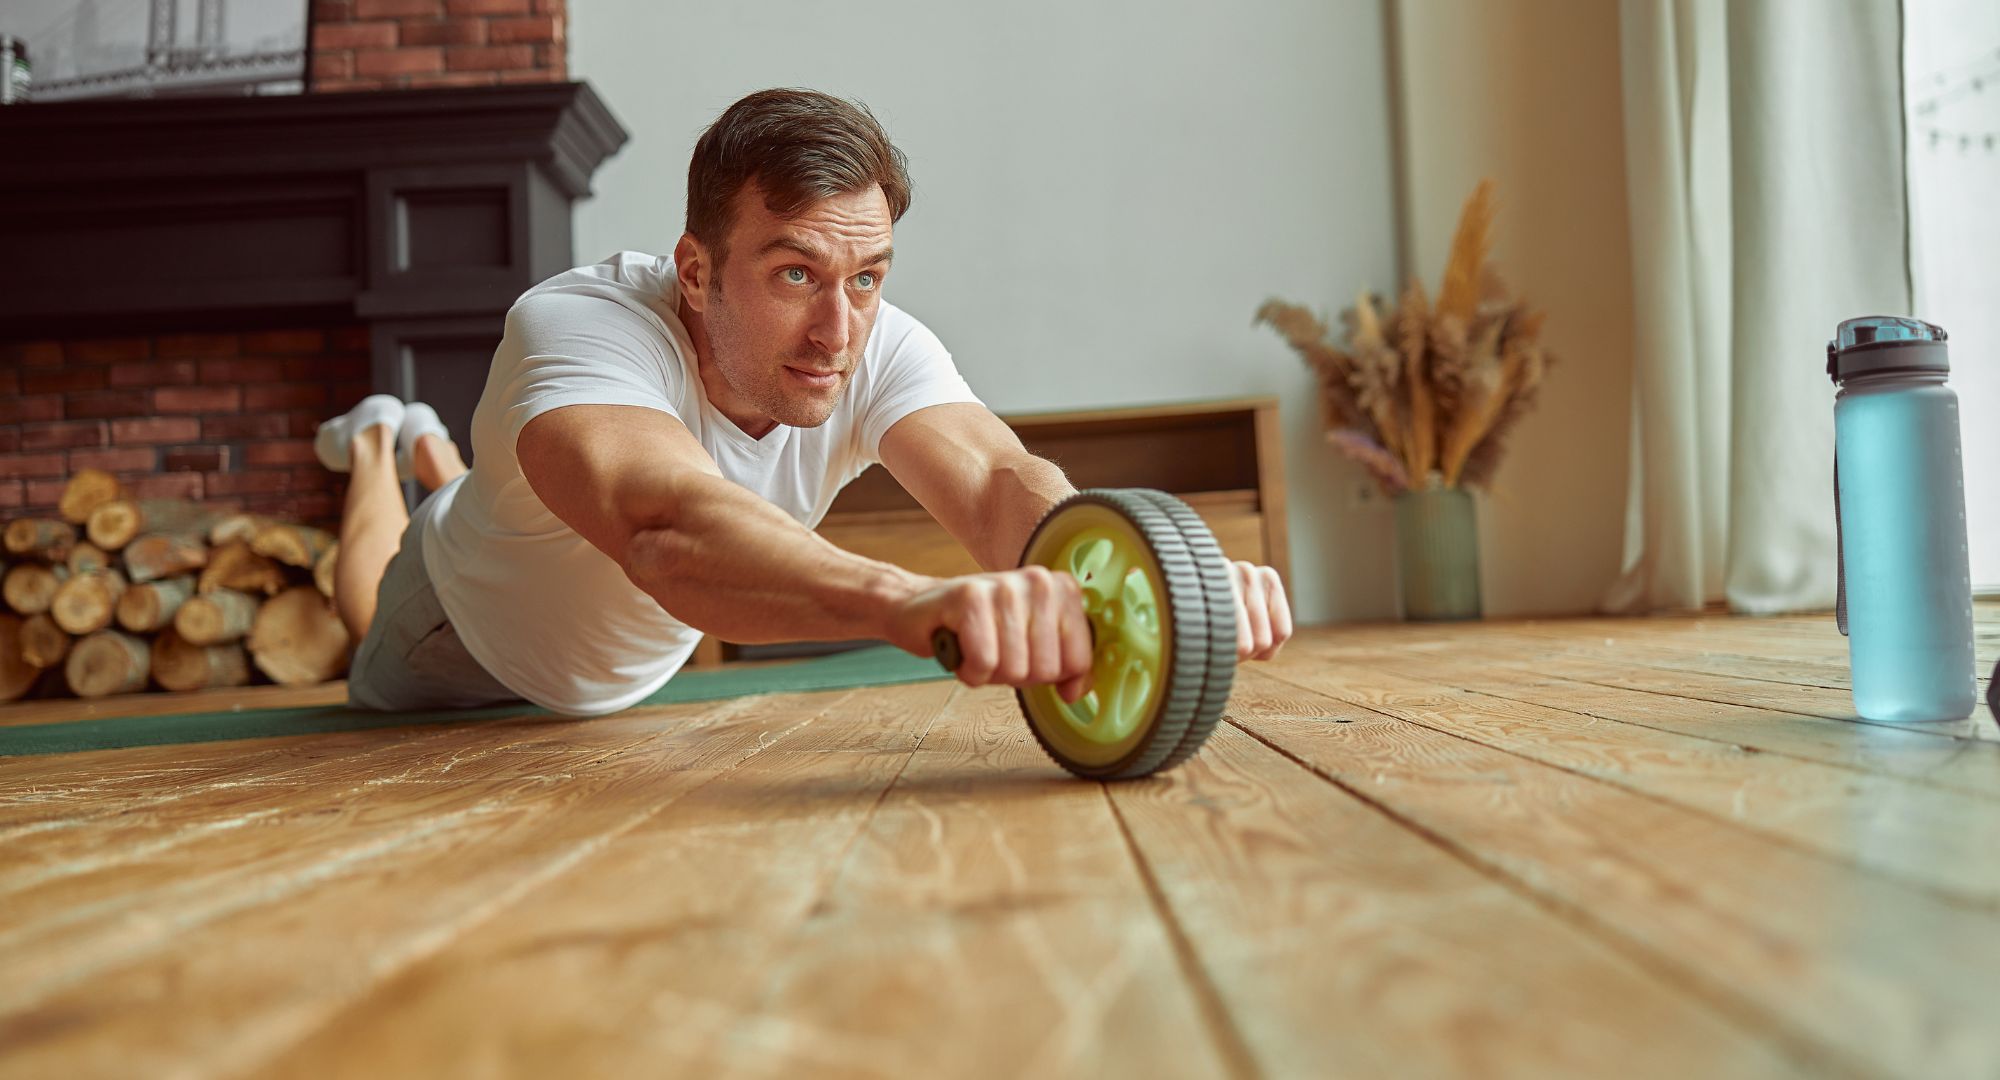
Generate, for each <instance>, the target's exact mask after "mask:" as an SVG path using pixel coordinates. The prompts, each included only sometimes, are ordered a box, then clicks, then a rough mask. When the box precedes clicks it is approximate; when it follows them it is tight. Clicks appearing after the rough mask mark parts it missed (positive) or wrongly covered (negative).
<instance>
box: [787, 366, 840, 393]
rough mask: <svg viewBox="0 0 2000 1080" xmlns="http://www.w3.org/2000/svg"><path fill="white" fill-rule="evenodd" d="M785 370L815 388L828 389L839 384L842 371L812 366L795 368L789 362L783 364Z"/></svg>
mask: <svg viewBox="0 0 2000 1080" xmlns="http://www.w3.org/2000/svg"><path fill="white" fill-rule="evenodd" d="M785 370H786V371H789V372H791V373H792V377H793V378H795V379H797V380H799V381H800V382H802V383H804V384H805V385H807V386H810V387H812V388H813V389H815V390H830V389H832V388H833V387H836V386H839V385H840V376H841V374H842V372H840V371H837V370H836V371H818V370H815V369H813V368H797V367H793V366H791V365H790V364H786V365H785Z"/></svg>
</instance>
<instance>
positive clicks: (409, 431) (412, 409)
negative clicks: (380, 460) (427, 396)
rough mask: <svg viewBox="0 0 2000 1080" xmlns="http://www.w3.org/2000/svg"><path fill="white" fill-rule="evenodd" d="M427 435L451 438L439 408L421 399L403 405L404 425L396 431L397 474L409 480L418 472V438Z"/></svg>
mask: <svg viewBox="0 0 2000 1080" xmlns="http://www.w3.org/2000/svg"><path fill="white" fill-rule="evenodd" d="M425 435H435V436H437V437H438V438H440V439H447V440H448V439H450V438H451V432H450V431H449V430H447V429H446V428H445V426H444V421H443V420H440V419H438V414H437V410H436V409H433V408H431V407H430V406H429V405H426V404H424V403H423V402H421V401H412V402H410V403H409V404H408V405H405V406H403V426H402V427H401V428H399V429H397V431H396V474H397V475H398V476H401V477H402V478H403V479H405V480H408V479H410V478H411V477H412V476H414V475H415V473H416V460H417V459H416V454H417V440H418V439H420V438H423V437H424V436H425Z"/></svg>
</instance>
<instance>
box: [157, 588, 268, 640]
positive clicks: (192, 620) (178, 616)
mask: <svg viewBox="0 0 2000 1080" xmlns="http://www.w3.org/2000/svg"><path fill="white" fill-rule="evenodd" d="M256 619H257V598H256V597H254V596H251V595H249V594H247V593H240V592H236V591H234V590H231V589H217V590H216V591H214V592H212V593H209V594H208V595H206V596H194V597H190V598H188V600H187V601H186V602H185V603H183V604H181V606H180V610H179V611H176V612H174V630H175V632H177V633H179V634H180V636H181V637H182V638H183V639H185V640H186V641H187V642H188V643H189V644H191V645H221V644H223V643H225V642H230V641H239V640H241V639H242V638H243V637H244V635H246V634H248V633H250V629H251V627H252V626H253V625H255V623H256Z"/></svg>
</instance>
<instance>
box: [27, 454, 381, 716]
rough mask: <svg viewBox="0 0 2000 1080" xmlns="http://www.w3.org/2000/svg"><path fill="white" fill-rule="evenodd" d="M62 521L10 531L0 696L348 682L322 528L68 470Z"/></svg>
mask: <svg viewBox="0 0 2000 1080" xmlns="http://www.w3.org/2000/svg"><path fill="white" fill-rule="evenodd" d="M58 514H59V516H58V517H53V518H34V517H30V518H17V519H15V520H13V521H11V522H8V523H7V526H6V530H5V533H4V544H5V551H6V554H5V556H4V569H5V577H4V579H0V593H4V599H5V607H4V609H0V701H13V700H16V699H18V698H20V697H22V696H24V695H27V694H28V693H29V692H30V691H34V692H36V693H37V694H38V695H41V694H49V695H60V694H62V693H64V692H65V691H67V692H69V693H74V694H76V695H78V696H80V697H102V696H105V695H107V694H125V693H132V692H135V691H140V690H145V689H148V688H149V687H157V688H159V689H163V690H201V689H207V688H211V687H227V686H242V685H245V684H247V683H250V682H252V681H255V680H257V679H258V678H259V676H260V675H261V676H262V677H264V678H268V679H269V680H270V681H272V682H276V683H281V684H284V685H287V686H308V685H312V684H315V683H321V682H326V681H327V680H330V679H335V678H338V677H340V675H342V674H343V673H344V672H345V671H346V669H347V661H348V652H349V644H350V643H349V641H348V634H347V629H346V627H344V626H343V625H341V622H340V619H339V618H338V617H337V616H336V615H335V614H334V609H333V603H332V597H333V566H334V560H336V559H337V558H339V556H340V545H339V544H338V543H337V542H336V541H335V539H334V537H333V536H332V534H330V533H328V532H326V531H325V530H323V529H316V528H312V527H309V526H305V525H298V524H292V523H287V522H283V521H278V520H275V519H272V518H268V517H263V516H260V515H255V514H243V513H231V512H226V511H219V510H216V509H213V508H210V507H205V506H202V505H200V504H198V503H194V502H188V501H185V500H179V499H131V498H127V497H126V494H125V492H124V491H123V490H121V488H120V486H119V483H118V481H117V479H116V478H114V477H113V476H111V474H109V473H105V472H100V471H98V470H95V469H86V470H83V471H82V472H79V473H77V474H76V475H75V476H74V477H72V478H71V479H70V481H69V483H68V486H67V487H66V488H65V490H64V492H63V496H62V501H61V503H60V505H59V506H58Z"/></svg>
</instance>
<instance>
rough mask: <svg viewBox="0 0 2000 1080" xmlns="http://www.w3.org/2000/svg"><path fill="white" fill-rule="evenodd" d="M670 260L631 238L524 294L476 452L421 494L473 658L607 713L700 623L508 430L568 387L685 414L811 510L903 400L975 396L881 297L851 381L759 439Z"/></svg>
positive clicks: (730, 460) (713, 444)
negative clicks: (714, 393) (531, 460)
mask: <svg viewBox="0 0 2000 1080" xmlns="http://www.w3.org/2000/svg"><path fill="white" fill-rule="evenodd" d="M678 295H679V291H678V288H677V286H676V283H675V279H674V265H673V260H672V259H670V258H666V257H663V256H654V255H646V254H642V253H639V252H630V251H627V252H620V253H618V254H617V255H614V256H612V257H611V258H609V259H607V260H605V261H604V262H601V263H598V264H597V265H595V266H584V267H579V268H577V269H575V270H570V271H567V272H565V273H561V274H557V275H556V276H555V277H552V278H550V279H549V280H547V281H545V282H543V283H541V284H540V285H537V286H535V287H534V288H532V289H530V290H528V291H527V292H526V293H524V294H522V296H521V298H520V299H519V300H517V301H515V302H514V307H513V309H512V310H510V311H509V312H508V313H507V330H506V335H505V336H504V337H503V338H502V339H501V342H500V347H499V348H498V349H497V350H496V351H495V352H494V354H493V367H492V370H491V371H490V372H489V373H488V375H487V378H486V390H485V392H484V393H483V394H482V395H481V396H480V399H479V407H478V410H477V411H476V412H474V413H473V417H472V449H473V455H474V458H473V460H474V466H473V468H472V470H471V471H470V472H468V473H466V474H465V475H464V476H462V477H460V478H459V479H457V480H454V481H453V482H451V483H449V484H447V485H445V486H444V487H442V488H440V489H438V491H437V492H436V493H435V494H433V495H431V497H430V498H429V499H427V500H425V502H424V503H423V505H422V506H421V507H419V508H418V510H417V513H416V517H417V518H418V520H419V522H420V524H421V527H422V536H423V545H424V547H423V556H424V566H425V569H426V570H428V571H429V573H430V578H431V582H432V584H433V586H435V588H436V589H437V595H438V600H439V602H440V603H441V604H442V605H443V607H444V611H445V614H446V615H447V616H448V617H449V618H450V619H451V622H452V625H453V627H454V628H456V630H457V631H458V636H459V638H460V639H461V640H463V641H464V642H465V648H466V650H467V651H468V652H470V653H471V654H472V656H473V658H474V659H476V660H478V661H479V663H480V664H481V665H482V666H484V667H485V668H486V670H487V671H489V672H491V673H492V674H493V676H494V677H495V678H497V679H499V680H500V682H502V683H503V684H505V685H506V686H507V687H508V688H509V689H511V690H513V691H514V692H515V693H517V694H520V695H521V696H522V697H523V698H526V699H527V700H529V701H532V702H534V703H535V704H537V705H541V706H543V707H545V708H548V709H552V710H554V711H556V712H561V713H570V714H575V715H597V714H601V713H607V712H615V711H616V710H619V709H622V708H625V707H626V706H628V705H631V704H633V703H634V702H636V701H639V700H640V699H642V698H644V697H645V696H646V695H648V694H651V693H652V692H653V691H655V690H657V689H659V688H660V686H661V685H663V684H664V683H665V682H666V681H667V680H668V679H669V678H671V677H672V676H673V674H674V672H675V671H678V670H679V669H680V667H681V665H682V664H684V663H686V662H687V658H688V656H689V655H690V654H691V653H693V651H694V647H695V644H696V642H697V641H699V640H700V638H701V634H700V632H699V631H696V630H694V629H692V628H690V627H689V626H687V624H685V623H682V622H681V621H680V620H678V619H675V618H674V617H673V616H671V615H669V614H667V613H666V611H665V610H663V609H662V608H661V607H660V605H659V603H658V602H657V601H655V600H654V599H653V598H652V597H651V596H649V595H647V594H646V593H645V592H643V591H641V590H640V589H639V588H638V587H637V586H635V585H633V584H632V582H631V581H630V580H629V579H628V578H627V577H626V576H625V572H624V570H623V569H621V568H620V567H619V565H618V564H617V563H616V562H614V561H612V559H611V558H610V557H609V556H607V555H605V554H604V553H603V552H601V551H599V550H597V549H596V548H595V547H592V546H591V544H590V542H589V541H587V540H585V539H584V538H583V537H582V536H580V535H578V534H577V533H576V531H575V530H573V529H571V528H570V527H569V526H567V525H565V524H563V523H562V521H561V519H559V518H557V517H556V516H555V515H554V514H552V513H550V512H549V509H548V507H546V506H544V505H542V501H541V499H539V498H537V497H536V496H535V493H534V491H533V489H531V488H530V487H529V486H528V482H527V480H526V478H524V477H523V476H522V475H521V465H520V461H519V459H518V458H516V457H515V454H514V442H515V440H516V439H517V438H518V437H519V436H520V434H521V429H522V428H523V427H524V426H526V425H527V423H528V421H530V420H532V419H534V418H535V417H537V416H540V415H541V414H543V413H545V412H548V411H549V410H551V409H556V408H560V407H562V406H565V405H637V406H642V407H645V408H649V409H658V410H659V411H661V412H664V413H667V414H668V415H670V416H673V417H675V418H677V419H679V420H680V422H681V423H682V424H685V425H686V426H687V429H688V430H689V431H690V432H692V433H693V434H694V437H695V438H696V439H698V440H699V441H700V442H701V445H702V447H703V449H705V450H707V451H708V453H709V454H710V455H711V456H712V457H714V459H715V463H716V465H717V467H718V468H720V469H721V472H722V475H723V476H724V477H727V478H728V479H730V480H732V481H735V482H736V483H738V484H741V485H743V486H744V487H746V488H749V489H750V490H751V491H754V492H756V493H757V494H758V495H760V496H762V497H763V498H765V499H766V500H768V501H770V502H772V503H774V504H776V505H777V506H778V507H779V508H780V509H782V510H784V511H785V512H786V513H788V514H790V515H792V517H793V518H795V519H796V520H798V521H799V523H801V524H803V525H805V526H806V527H807V528H812V527H813V526H816V525H818V524H819V522H820V519H821V518H822V517H824V516H825V515H826V510H827V507H828V506H829V505H831V504H832V502H833V497H834V495H835V494H837V493H838V492H839V491H840V489H841V487H842V486H844V485H845V484H846V483H847V482H848V481H850V480H853V479H854V478H855V477H856V476H859V475H860V474H861V471H862V470H863V469H865V468H867V467H868V466H869V465H871V464H874V463H875V462H876V461H877V460H879V459H878V457H877V452H878V448H879V447H880V445H881V442H882V435H883V433H884V432H886V431H888V430H889V428H890V427H891V426H892V425H894V424H895V423H896V421H898V420H901V419H902V418H903V417H905V416H908V415H909V414H910V413H913V412H915V411H917V410H918V409H922V408H925V407H928V406H931V405H942V404H946V403H949V402H958V401H966V402H976V401H978V400H979V399H978V398H976V397H974V396H973V394H972V390H971V388H970V387H968V386H967V385H966V384H965V380H964V379H963V378H961V377H960V376H959V374H958V371H957V369H956V368H954V367H953V366H952V363H951V354H950V353H948V352H946V351H945V348H944V345H943V343H942V342H940V341H939V340H938V339H937V335H935V334H933V333H931V332H930V331H929V330H927V329H925V328H924V326H923V324H922V323H919V322H918V321H917V320H915V319H913V318H911V317H910V316H909V315H908V314H906V313H904V312H903V311H901V310H900V309H898V308H896V307H895V306H894V305H891V304H889V303H887V302H884V303H883V304H882V305H881V308H880V311H879V312H878V314H877V316H876V319H875V329H874V332H873V333H872V334H871V335H870V336H869V338H868V343H867V345H866V346H865V347H864V348H863V351H862V358H861V362H860V363H859V364H858V365H857V366H856V367H855V369H854V374H853V376H852V378H851V379H850V380H849V383H848V387H847V393H846V395H845V396H844V397H842V399H841V401H840V404H839V405H838V406H837V407H836V408H835V409H834V411H833V415H832V416H831V417H830V418H828V420H827V422H826V423H824V424H822V425H820V426H819V427H815V428H794V427H787V426H785V425H782V424H781V425H779V426H778V427H776V428H773V429H772V430H771V431H770V432H769V433H768V434H766V435H765V436H764V437H763V438H762V439H753V438H751V437H750V436H749V435H747V434H745V433H744V432H743V430H742V429H741V428H739V427H737V426H736V425H735V424H734V423H732V422H730V420H729V419H728V418H727V417H725V416H723V415H722V414H721V413H719V412H717V411H716V410H715V408H714V407H713V406H711V405H710V404H709V403H708V396H707V394H705V393H704V392H703V391H702V384H701V378H700V376H699V374H698V369H697V367H696V364H695V352H694V345H693V343H692V342H691V341H690V340H689V338H688V334H687V329H686V327H684V326H682V325H681V321H680V319H679V317H678V316H677V315H676V314H675V307H676V304H677V301H678Z"/></svg>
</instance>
